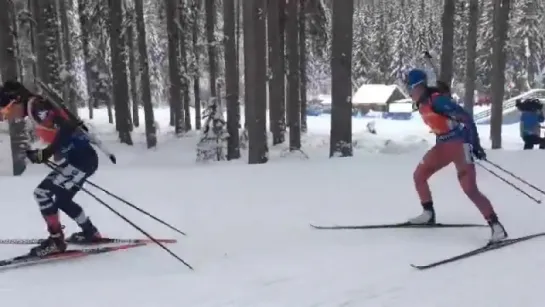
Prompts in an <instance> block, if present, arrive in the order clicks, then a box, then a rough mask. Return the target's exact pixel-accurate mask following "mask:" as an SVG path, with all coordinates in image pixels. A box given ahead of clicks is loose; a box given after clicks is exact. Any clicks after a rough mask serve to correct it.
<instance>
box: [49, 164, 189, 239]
mask: <svg viewBox="0 0 545 307" xmlns="http://www.w3.org/2000/svg"><path fill="white" fill-rule="evenodd" d="M48 163H50V164H51V165H53V166H55V167H58V165H57V164H55V163H53V162H48ZM85 182H86V183H87V184H89V185H90V186H92V187H94V188H96V189H98V190H100V191H102V192H104V193H106V194H107V195H108V196H111V197H113V198H115V199H117V200H118V201H120V202H122V203H124V204H125V205H127V206H129V207H131V208H133V209H134V210H136V211H138V212H140V213H142V214H144V215H146V216H148V217H150V218H151V219H153V220H155V221H156V222H158V223H160V224H163V225H165V226H166V227H168V228H170V229H172V230H174V231H176V232H177V233H179V234H181V235H184V236H186V235H187V234H186V233H185V232H183V231H181V230H179V229H178V228H176V227H174V226H172V225H170V224H169V223H167V222H165V221H163V220H162V219H160V218H158V217H156V216H155V215H153V214H151V213H149V212H147V211H145V210H144V209H142V208H140V207H138V206H136V205H135V204H133V203H131V202H129V201H128V200H126V199H124V198H123V197H120V196H117V195H116V194H114V193H112V192H110V191H108V190H106V189H105V188H103V187H101V186H99V185H98V184H96V183H93V182H92V181H89V180H85Z"/></svg>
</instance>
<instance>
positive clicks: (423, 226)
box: [310, 222, 488, 230]
mask: <svg viewBox="0 0 545 307" xmlns="http://www.w3.org/2000/svg"><path fill="white" fill-rule="evenodd" d="M310 226H311V227H312V228H314V229H323V230H328V229H330V230H335V229H338V230H342V229H388V228H413V229H430V228H473V227H488V226H487V225H481V224H463V223H461V224H456V223H452V224H449V223H446V224H445V223H433V224H412V223H408V222H404V223H394V224H376V225H333V226H324V225H314V224H310Z"/></svg>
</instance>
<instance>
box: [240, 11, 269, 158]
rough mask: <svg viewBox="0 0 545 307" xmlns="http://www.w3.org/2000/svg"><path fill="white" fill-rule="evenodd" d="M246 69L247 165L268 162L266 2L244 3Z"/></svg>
mask: <svg viewBox="0 0 545 307" xmlns="http://www.w3.org/2000/svg"><path fill="white" fill-rule="evenodd" d="M243 11H244V14H243V15H244V23H243V24H244V66H245V74H246V75H245V76H244V79H245V88H246V93H245V96H246V101H247V104H246V109H247V111H246V114H248V115H249V117H247V118H246V124H247V127H248V138H249V144H248V147H249V150H248V163H250V164H258V163H266V162H267V161H268V148H267V94H266V82H267V80H266V78H267V76H266V73H267V65H266V62H265V56H266V51H265V49H266V41H265V37H266V31H265V15H264V14H265V0H255V1H244V2H243Z"/></svg>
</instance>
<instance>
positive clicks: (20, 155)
mask: <svg viewBox="0 0 545 307" xmlns="http://www.w3.org/2000/svg"><path fill="white" fill-rule="evenodd" d="M0 7H2V9H1V10H0V73H1V74H2V80H3V81H6V80H18V79H19V78H18V69H17V54H15V50H17V45H16V44H17V40H16V36H15V34H16V33H17V29H16V28H14V25H15V18H16V13H15V7H14V6H13V2H12V1H10V0H0ZM9 137H10V144H11V162H12V170H13V175H14V176H20V175H21V174H23V172H24V171H25V169H26V163H25V158H26V155H25V149H26V148H27V136H26V133H25V121H24V120H14V121H10V122H9Z"/></svg>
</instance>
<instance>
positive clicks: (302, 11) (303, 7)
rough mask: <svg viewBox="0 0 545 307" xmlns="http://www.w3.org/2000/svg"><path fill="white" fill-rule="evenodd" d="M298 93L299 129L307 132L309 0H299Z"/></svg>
mask: <svg viewBox="0 0 545 307" xmlns="http://www.w3.org/2000/svg"><path fill="white" fill-rule="evenodd" d="M299 1H300V7H299V67H300V68H299V69H300V78H299V94H300V97H301V131H302V132H307V45H306V41H307V39H306V37H307V36H306V24H307V22H306V13H307V5H308V1H309V0H299Z"/></svg>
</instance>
